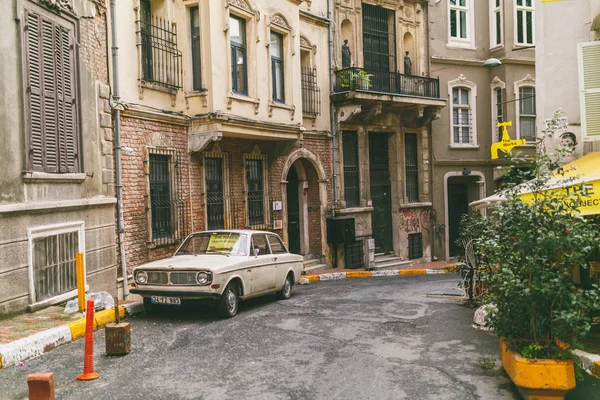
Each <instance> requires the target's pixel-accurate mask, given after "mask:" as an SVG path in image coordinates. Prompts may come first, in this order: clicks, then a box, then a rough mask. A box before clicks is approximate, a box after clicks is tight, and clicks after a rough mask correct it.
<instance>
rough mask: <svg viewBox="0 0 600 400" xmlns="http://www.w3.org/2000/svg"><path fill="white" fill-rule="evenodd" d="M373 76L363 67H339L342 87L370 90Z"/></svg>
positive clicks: (338, 71)
mask: <svg viewBox="0 0 600 400" xmlns="http://www.w3.org/2000/svg"><path fill="white" fill-rule="evenodd" d="M372 76H373V75H372V74H369V73H367V71H365V70H364V69H362V68H356V67H351V68H344V69H339V68H338V69H337V79H338V81H339V84H340V87H341V88H342V89H347V90H356V89H363V90H369V88H370V87H371V77H372Z"/></svg>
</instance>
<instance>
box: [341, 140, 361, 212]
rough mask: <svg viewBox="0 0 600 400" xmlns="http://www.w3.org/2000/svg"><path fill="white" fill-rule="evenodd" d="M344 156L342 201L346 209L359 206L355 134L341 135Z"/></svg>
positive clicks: (356, 141) (358, 177)
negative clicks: (343, 200) (344, 201)
mask: <svg viewBox="0 0 600 400" xmlns="http://www.w3.org/2000/svg"><path fill="white" fill-rule="evenodd" d="M342 146H343V155H344V199H345V200H346V207H358V206H359V205H360V176H359V168H358V135H357V134H356V132H350V131H344V132H343V133H342Z"/></svg>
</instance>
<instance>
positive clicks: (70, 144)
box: [55, 26, 79, 172]
mask: <svg viewBox="0 0 600 400" xmlns="http://www.w3.org/2000/svg"><path fill="white" fill-rule="evenodd" d="M55 32H56V57H57V60H56V76H57V80H56V81H57V99H58V109H59V115H58V120H59V131H58V133H59V144H60V171H61V172H78V170H79V169H78V165H79V162H78V154H77V149H78V147H77V135H76V132H77V128H76V122H77V118H76V116H77V105H76V104H77V103H76V101H75V87H74V81H75V79H74V78H75V74H74V72H75V71H74V68H73V65H74V57H73V56H74V51H73V43H72V37H71V35H70V34H69V30H68V29H66V28H64V27H60V26H56V29H55Z"/></svg>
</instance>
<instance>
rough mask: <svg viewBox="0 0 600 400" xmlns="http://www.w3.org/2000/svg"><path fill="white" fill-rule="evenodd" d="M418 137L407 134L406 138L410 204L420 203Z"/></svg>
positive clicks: (407, 184) (407, 187) (407, 188)
mask: <svg viewBox="0 0 600 400" xmlns="http://www.w3.org/2000/svg"><path fill="white" fill-rule="evenodd" d="M417 148H418V144H417V135H416V134H414V133H407V134H406V135H405V136H404V159H405V163H406V197H407V198H408V202H409V203H416V202H418V201H419V163H418V151H417Z"/></svg>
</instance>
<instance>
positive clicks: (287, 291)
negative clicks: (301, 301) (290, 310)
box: [277, 272, 294, 300]
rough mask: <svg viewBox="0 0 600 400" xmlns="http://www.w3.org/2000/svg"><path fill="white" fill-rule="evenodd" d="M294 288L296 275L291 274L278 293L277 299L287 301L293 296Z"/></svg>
mask: <svg viewBox="0 0 600 400" xmlns="http://www.w3.org/2000/svg"><path fill="white" fill-rule="evenodd" d="M292 286H294V275H292V273H291V272H290V273H289V274H287V276H286V277H285V282H284V283H283V287H282V288H281V290H280V291H279V292H278V293H277V297H279V298H280V299H281V300H287V299H289V298H290V296H291V295H292Z"/></svg>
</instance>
